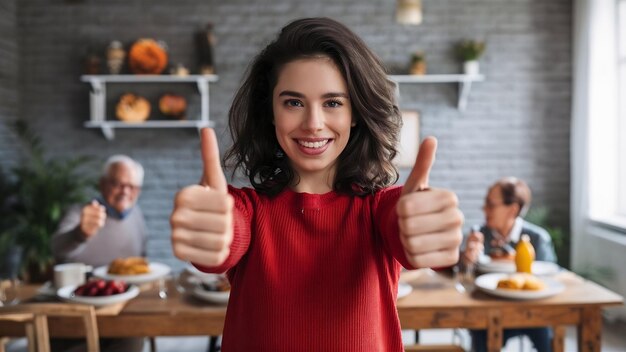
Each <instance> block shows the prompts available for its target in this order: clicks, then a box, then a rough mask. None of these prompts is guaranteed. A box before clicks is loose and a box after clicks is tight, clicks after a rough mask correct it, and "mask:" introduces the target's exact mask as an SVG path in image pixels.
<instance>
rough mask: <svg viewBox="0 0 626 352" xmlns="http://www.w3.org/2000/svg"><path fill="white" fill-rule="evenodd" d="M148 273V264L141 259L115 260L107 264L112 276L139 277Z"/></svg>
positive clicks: (144, 259)
mask: <svg viewBox="0 0 626 352" xmlns="http://www.w3.org/2000/svg"><path fill="white" fill-rule="evenodd" d="M149 272H150V266H149V263H148V261H147V260H146V258H143V257H128V258H117V259H115V260H113V261H112V262H111V264H109V270H108V273H109V274H112V275H139V274H147V273H149Z"/></svg>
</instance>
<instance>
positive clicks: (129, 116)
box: [115, 93, 151, 123]
mask: <svg viewBox="0 0 626 352" xmlns="http://www.w3.org/2000/svg"><path fill="white" fill-rule="evenodd" d="M150 110H151V109H150V103H149V102H148V100H146V99H145V98H143V97H140V96H138V95H135V94H131V93H126V94H124V95H122V97H121V98H120V101H119V102H118V103H117V107H116V109H115V113H116V116H117V118H118V119H120V120H122V121H124V122H129V123H137V122H143V121H145V120H147V119H148V116H150Z"/></svg>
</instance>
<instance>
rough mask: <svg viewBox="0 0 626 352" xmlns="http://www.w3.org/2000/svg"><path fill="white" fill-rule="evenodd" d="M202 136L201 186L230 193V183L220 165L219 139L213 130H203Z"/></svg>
mask: <svg viewBox="0 0 626 352" xmlns="http://www.w3.org/2000/svg"><path fill="white" fill-rule="evenodd" d="M200 133H201V135H200V137H201V152H202V181H201V185H203V186H209V187H210V188H213V189H215V190H218V191H221V192H227V191H228V183H226V177H224V172H223V171H222V166H221V165H220V151H219V147H218V146H217V137H216V136H215V131H214V130H213V129H212V128H203V129H202V131H201V132H200Z"/></svg>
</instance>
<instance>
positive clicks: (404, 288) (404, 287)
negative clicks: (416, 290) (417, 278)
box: [398, 282, 413, 299]
mask: <svg viewBox="0 0 626 352" xmlns="http://www.w3.org/2000/svg"><path fill="white" fill-rule="evenodd" d="M412 291H413V286H411V285H409V284H407V283H405V282H400V283H398V299H400V298H402V297H406V296H408V295H409V294H410V293H411V292H412Z"/></svg>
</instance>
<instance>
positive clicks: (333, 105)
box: [324, 100, 343, 108]
mask: <svg viewBox="0 0 626 352" xmlns="http://www.w3.org/2000/svg"><path fill="white" fill-rule="evenodd" d="M324 105H325V106H328V107H329V108H338V107H340V106H343V103H342V102H341V101H339V100H329V101H327V102H326V103H325V104H324Z"/></svg>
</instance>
